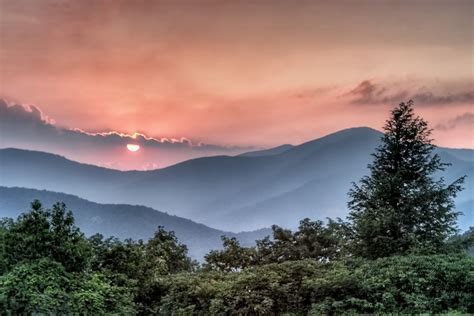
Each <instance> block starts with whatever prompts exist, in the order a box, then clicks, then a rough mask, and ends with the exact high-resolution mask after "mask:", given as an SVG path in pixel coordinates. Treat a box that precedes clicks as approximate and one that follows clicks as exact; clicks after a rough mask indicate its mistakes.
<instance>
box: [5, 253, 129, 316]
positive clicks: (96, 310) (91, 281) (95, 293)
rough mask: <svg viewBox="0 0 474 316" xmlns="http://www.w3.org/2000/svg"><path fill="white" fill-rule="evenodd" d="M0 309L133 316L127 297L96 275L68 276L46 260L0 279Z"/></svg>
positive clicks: (23, 267)
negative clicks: (125, 315) (124, 315)
mask: <svg viewBox="0 0 474 316" xmlns="http://www.w3.org/2000/svg"><path fill="white" fill-rule="evenodd" d="M0 309H1V310H3V311H8V312H11V313H13V314H23V313H25V314H37V313H41V314H61V313H70V312H80V313H91V314H105V313H126V314H130V313H132V312H133V303H132V300H131V295H130V293H129V292H128V290H127V289H125V288H120V287H116V286H112V285H110V284H109V281H108V280H107V279H106V278H105V277H103V276H100V275H98V274H92V275H80V274H77V273H68V272H67V271H66V270H65V269H64V267H63V266H62V265H61V264H60V263H58V262H55V261H52V260H51V259H48V258H43V259H38V260H33V261H30V262H28V263H23V264H20V265H17V266H15V268H14V269H13V270H12V271H10V272H9V273H7V274H5V275H2V276H1V277H0Z"/></svg>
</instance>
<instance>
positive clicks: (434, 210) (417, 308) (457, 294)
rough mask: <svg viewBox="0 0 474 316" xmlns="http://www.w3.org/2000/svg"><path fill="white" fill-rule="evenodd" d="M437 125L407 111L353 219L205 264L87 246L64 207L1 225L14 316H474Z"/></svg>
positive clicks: (0, 286) (229, 250)
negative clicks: (437, 146) (449, 315)
mask: <svg viewBox="0 0 474 316" xmlns="http://www.w3.org/2000/svg"><path fill="white" fill-rule="evenodd" d="M430 132H431V130H430V129H429V127H428V125H427V123H426V121H424V120H423V119H422V118H420V117H418V116H416V115H415V113H414V111H413V103H412V102H411V101H410V102H407V103H401V104H400V105H399V106H398V107H396V108H395V109H393V111H392V112H391V117H390V118H389V120H388V121H387V123H386V125H385V134H384V136H383V139H382V144H381V145H380V146H379V147H378V148H377V150H376V152H375V153H374V154H373V157H374V159H373V162H372V164H370V165H369V166H368V167H369V175H368V176H366V177H364V178H362V179H361V180H360V181H359V182H358V183H355V184H354V185H353V188H352V189H351V190H350V192H349V198H350V201H349V204H348V207H349V211H350V212H349V216H348V217H347V218H346V219H345V220H343V219H327V220H326V221H324V222H323V221H320V220H311V219H303V220H302V221H301V222H300V226H299V227H298V229H297V230H296V231H291V230H288V229H285V228H282V227H278V226H273V227H272V230H273V233H272V236H268V237H266V238H264V239H261V240H257V241H256V245H255V246H254V247H244V246H241V245H240V244H239V242H238V240H237V239H236V238H228V237H225V236H223V237H222V241H223V247H222V249H220V250H213V251H211V252H209V253H208V254H207V255H206V256H205V260H204V262H202V263H198V262H196V261H193V260H191V259H190V258H189V257H188V253H187V248H186V246H185V245H183V244H181V243H180V242H179V241H178V240H177V238H176V236H175V235H174V233H173V232H168V231H165V230H164V229H163V228H162V227H158V228H157V231H156V233H155V234H154V236H153V237H152V238H151V239H149V240H148V241H142V240H138V241H135V240H131V239H127V240H120V239H117V238H104V237H103V236H102V235H100V234H97V235H94V236H91V237H88V238H87V237H86V236H85V235H84V234H83V233H82V232H81V231H80V230H79V229H78V228H77V227H76V226H75V223H74V217H73V213H72V212H71V211H70V210H68V209H67V207H66V205H65V204H64V203H61V202H58V203H56V204H55V205H54V206H53V207H52V208H51V209H44V208H43V206H42V205H41V203H40V202H39V201H33V202H32V204H31V210H29V211H27V212H25V213H23V214H22V215H21V216H20V217H19V218H17V219H15V220H14V219H3V220H2V221H1V222H0V245H1V247H0V275H1V276H0V310H1V311H3V313H5V314H9V313H12V314H22V313H26V314H32V313H33V314H34V313H41V314H65V313H80V314H92V315H96V314H126V315H129V314H143V315H149V314H165V315H167V314H173V315H174V314H178V315H188V314H190V315H191V314H192V315H194V314H198V315H199V314H202V315H208V314H252V315H253V314H262V315H273V314H298V315H299V314H315V315H321V314H340V313H400V312H401V313H444V312H453V313H474V258H473V257H472V254H470V253H469V250H470V249H471V250H472V246H473V242H474V229H473V228H471V229H470V230H469V231H467V232H464V233H463V234H459V232H458V231H457V229H456V219H457V216H458V215H459V213H458V212H457V211H456V209H455V205H454V200H453V199H454V197H455V196H456V194H457V193H458V192H460V191H461V190H462V188H463V187H462V186H463V181H464V178H463V177H461V178H459V179H458V180H456V181H455V182H453V183H449V184H446V183H445V181H444V180H443V179H442V178H438V177H436V176H435V173H437V172H439V171H442V170H444V168H447V167H449V166H447V165H446V164H445V163H443V162H442V161H441V160H440V158H439V156H438V155H436V154H434V153H433V149H434V146H433V145H432V143H431V139H430Z"/></svg>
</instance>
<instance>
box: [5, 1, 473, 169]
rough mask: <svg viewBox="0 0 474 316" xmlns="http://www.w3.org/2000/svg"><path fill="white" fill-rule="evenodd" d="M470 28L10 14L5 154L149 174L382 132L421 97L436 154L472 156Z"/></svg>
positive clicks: (334, 8) (458, 20)
mask: <svg viewBox="0 0 474 316" xmlns="http://www.w3.org/2000/svg"><path fill="white" fill-rule="evenodd" d="M473 16H474V2H473V1H460V0H449V1H448V0H444V1H439V0H433V1H424V0H422V1H416V0H415V1H386V0H372V1H363V0H361V1H344V0H342V1H317V0H314V1H304V0H296V1H280V0H273V1H270V0H261V1H255V0H254V1H249V0H240V1H227V0H219V1H218V0H213V1H210V0H206V1H204V0H193V1H191V0H179V1H152V0H136V1H127V0H81V1H74V0H42V1H35V0H15V1H9V0H0V98H1V99H2V101H1V102H0V115H1V116H0V123H1V124H2V126H1V129H0V132H1V133H2V135H0V147H20V148H30V149H36V150H44V151H49V152H54V153H59V154H63V155H66V156H67V157H70V158H73V159H76V160H79V161H83V162H88V163H93V164H98V165H103V166H109V167H112V168H118V169H150V168H158V167H163V166H167V165H170V164H173V163H176V162H179V161H183V160H186V159H189V158H195V157H200V156H207V155H216V154H236V153H239V152H244V151H248V150H252V149H257V148H267V147H272V146H277V145H281V144H284V143H291V144H299V143H302V142H305V141H309V140H312V139H315V138H318V137H321V136H324V135H326V134H328V133H331V132H335V131H338V130H341V129H344V128H349V127H354V126H369V127H373V128H376V129H380V128H381V127H382V126H383V124H384V121H385V120H386V119H387V118H388V115H389V111H390V109H391V108H392V107H393V106H395V105H397V104H398V103H400V102H402V101H407V100H408V99H413V100H414V101H415V110H416V112H417V113H418V114H419V115H421V116H423V117H424V118H426V119H427V120H428V121H429V123H430V126H431V127H432V128H434V132H433V137H434V139H435V143H436V144H437V145H440V146H447V147H463V148H474V106H473V102H474V51H473V46H474V31H473V30H474V25H473V20H474V19H473V18H472V17H473ZM134 135H135V136H134ZM127 143H139V144H140V146H141V148H140V150H139V151H137V152H135V153H130V152H128V151H127V150H126V148H125V146H126V144H127Z"/></svg>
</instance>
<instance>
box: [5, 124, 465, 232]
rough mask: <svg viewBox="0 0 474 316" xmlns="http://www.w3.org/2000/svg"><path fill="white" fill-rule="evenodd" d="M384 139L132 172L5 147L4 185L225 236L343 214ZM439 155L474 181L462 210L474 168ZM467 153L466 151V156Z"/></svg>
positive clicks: (352, 139) (450, 175) (364, 136)
mask: <svg viewBox="0 0 474 316" xmlns="http://www.w3.org/2000/svg"><path fill="white" fill-rule="evenodd" d="M380 137H381V133H380V132H378V131H375V130H373V129H369V128H352V129H348V130H343V131H340V132H337V133H334V134H330V135H328V136H325V137H322V138H320V139H316V140H313V141H310V142H307V143H304V144H301V145H298V146H293V147H291V148H287V149H286V150H284V151H282V152H280V153H274V154H270V155H266V154H263V155H261V154H257V156H252V157H247V156H245V155H244V156H236V157H229V156H216V157H206V158H199V159H193V160H189V161H186V162H183V163H180V164H177V165H174V166H171V167H168V168H164V169H158V170H153V171H128V172H120V171H115V170H110V169H103V168H98V167H92V166H87V165H82V164H79V163H76V162H72V161H68V160H66V159H64V158H60V157H58V156H54V155H48V154H44V153H35V152H28V151H20V150H14V149H5V150H1V151H0V159H1V160H0V162H1V170H0V177H1V179H0V184H1V185H4V186H23V187H34V188H38V189H48V190H52V191H61V192H67V193H71V194H76V195H79V196H82V197H85V198H87V199H90V200H93V201H96V202H101V203H125V204H140V205H146V206H149V207H154V208H159V209H161V210H165V211H167V212H168V213H170V214H175V215H178V216H182V217H186V218H190V219H192V220H196V221H198V222H202V223H205V224H206V225H210V226H212V227H216V228H219V229H223V230H230V231H239V230H251V229H257V228H261V227H269V226H270V225H271V224H279V225H282V226H286V227H290V228H291V227H295V226H296V225H297V223H298V221H299V220H300V219H301V218H303V217H311V218H324V217H325V216H331V217H335V216H345V214H346V213H347V207H346V203H347V192H348V190H349V189H350V187H351V183H352V182H353V181H358V180H359V179H360V177H361V176H363V175H364V174H366V173H367V164H368V163H370V161H371V160H372V158H371V155H370V154H371V153H372V152H373V151H374V149H375V147H376V146H377V145H378V144H379V141H380ZM438 151H439V153H440V155H441V156H442V158H443V160H444V161H446V162H450V163H452V164H453V166H452V167H449V168H448V169H447V171H446V172H445V173H444V174H443V176H444V177H445V178H446V180H447V181H453V180H454V179H456V178H457V177H460V176H463V175H468V178H467V183H466V185H465V187H466V188H467V189H466V190H465V191H463V192H462V193H461V194H460V195H459V196H458V199H457V201H458V202H459V204H460V205H461V204H462V203H464V202H466V201H468V200H469V199H471V197H472V196H473V195H474V192H473V184H474V182H473V179H474V168H473V162H472V161H466V160H462V159H459V158H457V157H458V156H459V151H458V150H452V149H448V148H439V149H438ZM468 153H469V150H467V151H466V150H464V151H462V154H463V156H466V155H468ZM37 155H40V156H41V155H45V156H44V157H43V156H41V157H42V158H41V159H38V158H37ZM18 157H20V158H18ZM48 157H49V158H48ZM462 205H469V204H466V203H464V204H462ZM462 211H464V212H465V213H467V216H466V217H465V218H464V221H463V222H461V223H462V224H463V225H464V226H466V225H467V224H466V223H469V222H471V223H472V219H473V218H472V209H463V210H462ZM464 226H463V227H464Z"/></svg>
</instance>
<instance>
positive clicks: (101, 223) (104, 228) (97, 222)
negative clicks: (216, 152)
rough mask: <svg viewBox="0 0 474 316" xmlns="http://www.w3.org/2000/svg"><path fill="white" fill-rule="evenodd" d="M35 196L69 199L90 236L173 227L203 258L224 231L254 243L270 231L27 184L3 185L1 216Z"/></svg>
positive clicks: (142, 235)
mask: <svg viewBox="0 0 474 316" xmlns="http://www.w3.org/2000/svg"><path fill="white" fill-rule="evenodd" d="M34 199H39V200H40V201H41V202H42V203H43V206H44V207H45V208H50V207H51V206H52V205H53V204H54V203H56V202H58V201H63V202H64V203H66V205H67V207H68V208H69V209H71V210H72V211H73V213H74V217H75V219H76V225H77V226H78V227H80V228H81V231H82V232H84V233H85V234H86V235H87V236H90V235H93V234H95V233H101V234H103V235H104V236H115V237H118V238H121V239H126V238H133V239H136V240H137V239H144V240H147V239H149V238H151V237H152V236H153V233H154V232H155V231H156V229H157V227H158V226H164V228H165V229H166V230H168V231H174V232H175V233H176V236H177V237H178V239H179V240H180V241H181V242H182V243H184V244H185V245H187V246H188V249H189V253H190V255H191V256H192V257H193V258H197V259H202V258H203V256H204V255H205V254H206V253H207V252H209V250H211V249H218V248H221V247H222V242H221V239H220V237H221V236H222V235H226V236H229V237H236V238H238V239H239V240H240V241H241V243H242V244H244V245H251V244H253V243H254V241H255V240H256V239H261V238H263V237H264V236H266V235H269V234H271V230H270V229H261V230H258V231H252V232H243V233H238V234H235V233H230V232H224V231H221V230H217V229H213V228H210V227H208V226H206V225H203V224H198V223H196V222H193V221H191V220H188V219H185V218H181V217H178V216H173V215H169V214H167V213H163V212H160V211H157V210H154V209H152V208H149V207H145V206H140V205H126V204H98V203H94V202H90V201H88V200H85V199H81V198H79V197H77V196H74V195H70V194H64V193H57V192H51V191H45V190H42V191H40V190H34V189H25V188H7V187H0V217H10V218H16V217H18V215H20V214H21V213H22V212H24V211H26V210H28V209H29V206H30V203H31V202H32V201H33V200H34Z"/></svg>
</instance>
